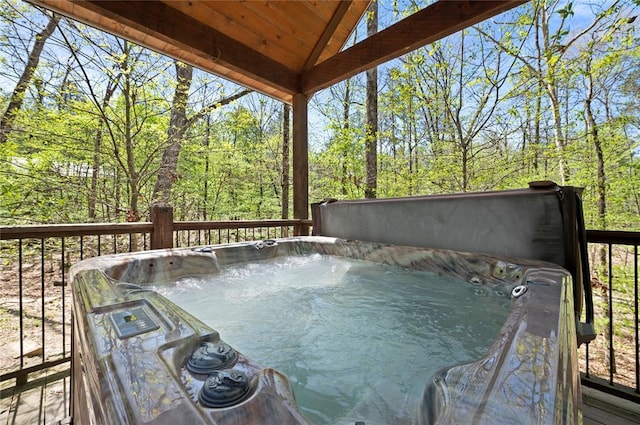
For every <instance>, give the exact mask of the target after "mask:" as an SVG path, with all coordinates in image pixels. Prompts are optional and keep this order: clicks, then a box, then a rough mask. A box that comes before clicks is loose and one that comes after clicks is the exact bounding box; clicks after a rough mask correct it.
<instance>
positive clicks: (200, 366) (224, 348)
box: [187, 342, 238, 375]
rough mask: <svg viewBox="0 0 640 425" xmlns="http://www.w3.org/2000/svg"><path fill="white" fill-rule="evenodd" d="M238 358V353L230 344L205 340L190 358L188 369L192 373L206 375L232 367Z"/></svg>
mask: <svg viewBox="0 0 640 425" xmlns="http://www.w3.org/2000/svg"><path fill="white" fill-rule="evenodd" d="M237 358H238V353H237V352H236V351H235V350H234V349H233V348H231V346H229V345H228V344H225V343H223V342H220V343H217V344H215V343H213V342H203V343H202V345H200V347H198V349H197V350H196V351H194V352H193V354H192V355H191V357H190V358H189V361H188V362H187V369H189V371H190V372H192V373H197V374H203V375H206V374H208V373H211V372H213V371H216V370H220V369H225V368H228V367H230V366H231V365H233V364H234V363H235V361H236V360H237Z"/></svg>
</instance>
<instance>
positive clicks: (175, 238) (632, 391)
mask: <svg viewBox="0 0 640 425" xmlns="http://www.w3.org/2000/svg"><path fill="white" fill-rule="evenodd" d="M309 225H310V222H309V221H308V220H304V221H301V220H256V221H219V222H211V221H209V222H200V221H197V222H196V221H184V222H173V221H171V223H170V226H168V227H166V226H165V227H164V231H165V232H170V234H169V235H166V236H165V237H164V239H167V238H168V240H170V241H171V245H172V246H175V247H181V246H196V245H211V244H220V243H230V242H242V241H248V240H262V239H270V238H276V237H286V236H291V235H294V234H300V233H301V229H304V230H303V231H306V229H308V226H309ZM154 229H155V230H157V226H156V225H155V223H154V222H145V223H119V224H71V225H50V226H5V227H0V281H1V282H2V285H1V286H0V296H1V298H0V370H1V371H2V374H1V375H0V381H6V380H9V379H16V385H20V384H23V383H25V382H26V381H27V377H28V374H29V373H32V372H35V371H37V370H41V369H45V368H48V367H50V366H54V365H57V364H60V363H63V362H67V361H69V359H70V348H71V324H70V318H71V302H70V301H71V300H70V291H69V288H68V286H67V283H68V282H67V277H66V273H67V272H68V269H69V267H70V266H71V265H73V264H75V263H76V262H77V261H80V260H81V259H84V258H88V257H92V256H96V255H103V254H113V253H120V252H131V251H140V250H146V249H150V248H152V247H153V245H152V243H151V240H152V239H153V235H154V231H155V230H154ZM158 239H159V238H158V237H157V233H156V241H157V240H158ZM587 239H588V242H589V254H590V258H591V269H592V276H593V292H594V304H595V315H596V331H597V332H598V337H597V338H596V340H595V341H593V342H592V343H591V344H589V345H588V346H583V347H581V348H580V363H581V365H580V367H581V372H582V381H583V383H584V384H585V385H588V386H592V387H596V388H598V389H600V390H604V391H607V392H609V393H612V394H615V395H618V396H621V397H624V398H627V399H630V400H633V401H636V402H638V401H640V365H639V363H640V353H639V335H638V318H639V317H638V316H639V312H638V299H639V298H638V296H639V294H638V258H639V257H638V246H639V245H640V232H618V231H595V230H590V231H587Z"/></svg>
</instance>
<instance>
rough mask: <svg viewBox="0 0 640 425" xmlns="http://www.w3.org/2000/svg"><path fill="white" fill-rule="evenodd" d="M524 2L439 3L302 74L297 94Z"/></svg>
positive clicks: (353, 73)
mask: <svg viewBox="0 0 640 425" xmlns="http://www.w3.org/2000/svg"><path fill="white" fill-rule="evenodd" d="M526 2H527V0H508V1H442V0H440V1H438V2H436V3H433V4H431V5H430V6H427V7H426V8H424V9H422V10H420V11H418V12H416V13H414V14H413V15H411V16H408V17H407V18H405V19H403V20H402V21H400V22H398V23H396V24H394V25H392V26H390V27H388V28H387V29H385V30H383V31H380V32H379V33H377V34H375V35H373V36H371V37H369V38H367V39H365V40H363V41H361V42H359V43H357V44H356V45H354V46H353V47H350V48H348V49H346V50H344V51H343V52H341V53H339V54H337V55H335V56H333V57H331V58H330V59H327V60H326V61H324V62H322V63H320V64H318V65H316V66H314V67H313V68H311V69H309V70H308V71H306V72H303V74H302V75H301V79H300V91H301V92H302V93H305V94H307V95H311V94H313V93H315V92H316V91H318V90H321V89H323V88H326V87H329V86H331V85H333V84H335V83H337V82H340V81H342V80H345V79H347V78H349V77H352V76H354V75H356V74H358V73H360V72H362V71H365V70H367V69H370V68H373V67H375V66H377V65H380V64H381V63H384V62H387V61H389V60H391V59H394V58H397V57H399V56H402V55H404V54H406V53H409V52H411V51H413V50H415V49H417V48H419V47H422V46H425V45H427V44H429V43H433V42H434V41H437V40H440V39H441V38H444V37H446V36H447V35H450V34H453V33H455V32H457V31H460V30H462V29H464V28H467V27H469V26H471V25H474V24H477V23H478V22H480V21H483V20H485V19H488V18H490V17H492V16H495V15H497V14H499V13H502V12H504V11H506V10H509V9H511V8H513V7H516V6H518V5H520V4H523V3H526Z"/></svg>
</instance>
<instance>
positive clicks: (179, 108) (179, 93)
mask: <svg viewBox="0 0 640 425" xmlns="http://www.w3.org/2000/svg"><path fill="white" fill-rule="evenodd" d="M174 65H175V69H176V88H175V93H174V97H173V102H172V107H171V117H170V119H169V129H168V130H167V142H166V146H165V148H164V150H163V152H162V159H161V161H160V168H159V170H158V177H157V179H156V184H155V187H154V189H153V198H152V199H153V200H154V201H155V202H169V199H170V197H171V188H172V187H173V183H174V182H175V181H176V179H177V174H176V167H177V165H178V156H179V154H180V147H181V146H182V141H183V140H184V136H185V133H186V131H187V130H188V129H189V127H191V126H192V125H193V124H194V123H195V122H196V121H198V120H200V119H202V118H203V117H205V116H207V115H208V114H209V112H211V111H212V110H213V109H216V108H219V107H221V106H224V105H227V104H229V103H231V102H233V101H234V100H237V99H239V98H241V97H242V96H245V95H247V94H249V93H251V90H249V89H244V90H240V91H239V92H237V93H235V94H233V95H231V96H228V97H225V98H223V99H221V100H219V101H215V102H212V103H211V104H209V105H207V106H205V107H204V108H202V109H201V110H200V111H199V112H198V113H196V114H194V115H193V116H191V117H187V101H188V99H189V89H190V87H191V82H192V80H193V67H192V66H191V65H187V64H184V63H182V62H178V61H176V62H174Z"/></svg>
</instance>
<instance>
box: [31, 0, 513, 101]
mask: <svg viewBox="0 0 640 425" xmlns="http://www.w3.org/2000/svg"><path fill="white" fill-rule="evenodd" d="M30 1H31V2H32V3H35V4H38V5H41V6H44V7H45V8H48V9H51V10H54V11H56V12H59V13H61V14H63V15H66V16H68V17H71V18H73V19H76V20H78V21H81V22H84V23H86V24H88V25H91V26H93V27H96V28H99V29H102V30H104V31H107V32H109V33H112V34H114V35H117V36H120V37H123V38H125V39H128V40H131V41H133V42H135V43H137V44H140V45H143V46H146V47H148V48H150V49H153V50H155V51H158V52H160V53H163V54H166V55H168V56H171V57H174V58H177V59H179V60H182V61H184V62H186V63H190V64H192V65H194V66H196V67H198V68H201V69H203V70H206V71H209V72H211V73H213V74H216V75H219V76H221V77H224V78H226V79H228V80H231V81H234V82H236V83H238V84H241V85H244V86H246V87H250V88H253V89H255V90H257V91H260V92H262V93H264V94H266V95H269V96H272V97H274V98H276V99H280V100H282V101H284V102H287V103H291V102H292V99H293V95H294V94H296V93H304V94H306V95H311V94H313V93H315V92H316V91H318V90H320V89H322V88H325V87H328V86H330V85H332V84H335V83H336V82H339V81H341V80H344V79H346V78H348V77H350V76H353V75H355V74H357V73H359V72H362V71H364V70H366V69H369V68H371V67H373V66H376V65H379V64H381V63H383V62H386V61H388V60H391V59H393V58H395V57H398V56H401V55H402V54H405V53H408V52H410V51H412V50H414V49H416V48H418V47H421V46H424V45H426V44H429V43H432V42H434V41H436V40H438V39H440V38H442V37H445V36H447V35H449V34H452V33H454V32H456V31H459V30H461V29H463V28H465V27H467V26H470V25H473V24H475V23H477V22H480V21H482V20H484V19H487V18H489V17H491V16H494V15H496V14H498V13H501V12H503V11H505V10H508V9H510V8H512V7H515V6H517V5H519V4H522V3H525V2H526V0H511V1H484V0H482V1H451V0H444V1H443V0H440V1H437V2H435V3H433V4H431V5H429V6H427V7H426V8H424V9H422V10H421V11H419V12H417V13H415V14H413V15H411V16H409V17H408V18H406V19H404V20H402V21H400V22H398V23H397V24H395V25H393V26H391V27H389V28H386V29H385V30H382V31H381V32H379V33H378V34H376V35H375V36H373V37H370V38H368V39H365V40H363V41H361V42H360V43H358V44H356V45H354V46H352V47H349V48H347V49H346V50H343V47H344V45H345V43H346V42H347V40H348V39H349V36H350V35H351V33H352V31H353V30H354V28H355V27H356V25H357V24H358V22H359V21H360V19H361V18H362V16H363V15H364V13H365V12H366V9H367V7H368V5H369V0H366V1H364V0H344V1H339V0H313V1H312V0H302V1H286V0H275V1H274V0H271V1H257V0H247V1H223V0H214V1H199V0H189V1H180V0H165V1H115V0H107V1H93V0H89V1H82V0H80V1H78V0H30Z"/></svg>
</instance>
